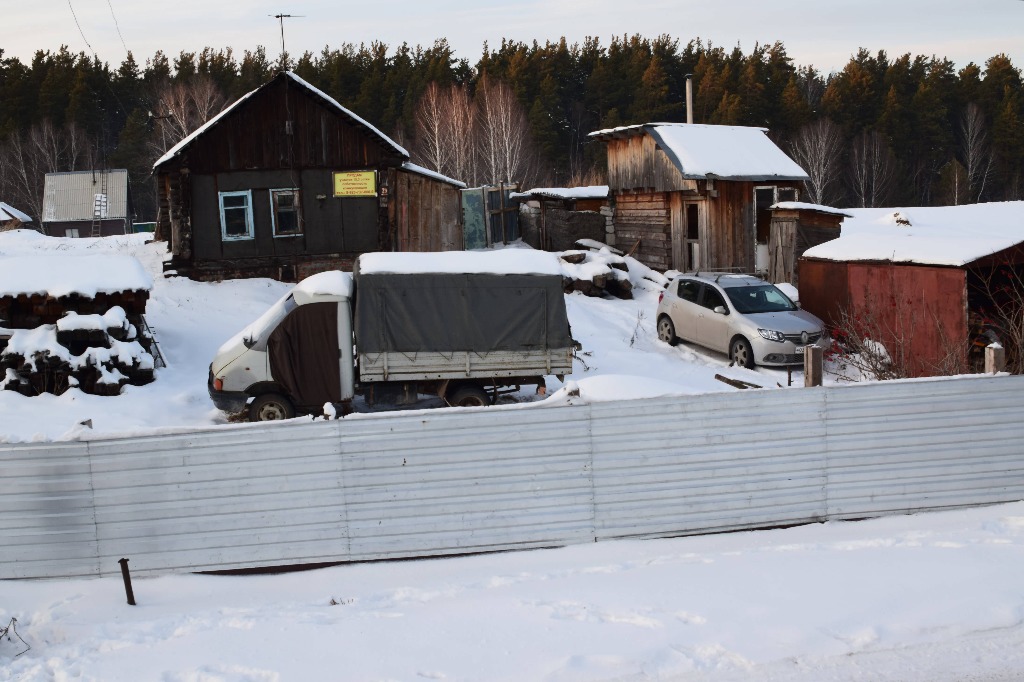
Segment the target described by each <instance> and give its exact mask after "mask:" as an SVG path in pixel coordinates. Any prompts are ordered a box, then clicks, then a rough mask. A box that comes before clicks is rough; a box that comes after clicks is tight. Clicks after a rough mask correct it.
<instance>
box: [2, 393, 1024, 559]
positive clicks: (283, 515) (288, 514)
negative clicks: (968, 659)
mask: <svg viewBox="0 0 1024 682" xmlns="http://www.w3.org/2000/svg"><path fill="white" fill-rule="evenodd" d="M1022 389H1024V377H1005V376H1004V377H970V378H962V379H952V380H931V381H907V382H885V383H876V384H864V385H853V386H838V387H825V388H817V389H796V390H786V391H747V392H739V393H728V394H726V393H721V394H707V395H699V396H684V397H673V398H658V399H649V400H635V401H621V402H614V403H594V404H589V405H588V404H582V403H581V404H578V405H568V406H560V407H536V406H531V407H527V408H525V409H523V408H520V407H511V408H484V409H478V410H435V411H427V412H415V413H406V414H402V413H392V414H383V415H374V416H371V417H366V418H356V419H345V420H341V421H334V422H318V423H313V424H275V425H269V426H266V425H242V426H238V427H228V428H221V429H216V430H208V431H202V432H196V433H187V434H183V435H160V436H148V437H141V438H138V437H137V438H131V439H119V440H99V441H91V442H85V443H77V442H76V443H45V444H24V445H2V446H0V486H2V488H0V490H2V493H3V494H2V495H0V548H2V549H0V578H24V577H48V576H86V575H106V574H112V573H116V572H118V571H119V566H118V564H117V560H118V559H119V558H121V557H129V558H130V559H131V568H132V571H133V572H135V573H163V572H173V571H197V570H217V569H229V568H240V567H258V566H277V565H288V564H300V563H315V562H331V561H358V560H367V559H383V558H398V557H410V556H427V555H431V556H437V555H448V554H458V553H466V552H477V551H487V550H501V549H515V548H525V547H543V546H555V545H564V544H571V543H579V542H590V541H593V540H595V539H596V540H603V539H608V538H621V537H658V536H668V535H679V534H686V533H698V532H708V531H722V530H730V529H739V528H757V527H765V526H776V525H784V524H792V523H803V522H813V521H821V520H825V519H847V518H860V517H866V516H878V515H884V514H895V513H905V512H910V511H914V510H927V509H940V508H947V507H958V506H968V505H977V504H988V503H995V502H1007V501H1014V500H1020V499H1024V401H1022V400H1021V399H1020V397H1021V392H1022Z"/></svg>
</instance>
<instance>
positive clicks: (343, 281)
mask: <svg viewBox="0 0 1024 682" xmlns="http://www.w3.org/2000/svg"><path fill="white" fill-rule="evenodd" d="M295 293H301V294H305V295H306V296H308V297H313V296H343V297H345V298H352V273H351V272H342V271H341V270H329V271H327V272H320V273H317V274H315V275H311V276H309V277H307V278H306V279H304V280H302V281H301V282H299V283H298V284H296V285H295V287H294V288H293V289H292V294H295Z"/></svg>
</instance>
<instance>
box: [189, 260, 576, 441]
mask: <svg viewBox="0 0 1024 682" xmlns="http://www.w3.org/2000/svg"><path fill="white" fill-rule="evenodd" d="M574 346H575V342H574V341H573V340H572V336H571V334H570V330H569V322H568V318H567V316H566V310H565V299H564V295H563V292H562V277H561V267H560V265H559V262H558V259H557V257H556V256H554V255H553V254H550V253H545V252H542V251H532V250H528V249H505V250H501V251H494V252H466V251H459V252H445V253H371V254H364V255H362V256H360V257H359V259H358V261H357V263H356V267H355V269H354V272H353V273H352V274H349V273H346V272H341V271H331V272H325V273H321V274H318V275H313V276H312V277H309V278H307V279H305V280H303V281H301V282H299V283H298V284H296V285H295V286H294V287H293V288H292V289H291V291H289V292H288V294H286V295H285V296H284V297H283V298H281V300H279V301H278V302H277V303H275V304H274V305H273V306H272V307H271V308H270V309H269V310H268V311H267V312H266V313H264V314H263V315H262V316H261V317H260V318H259V319H257V320H256V321H255V322H253V323H252V324H250V325H249V326H248V327H246V328H245V329H243V330H242V331H241V332H239V333H238V334H236V335H235V336H234V337H232V338H231V339H229V340H228V341H227V342H226V343H224V345H222V346H221V347H220V349H219V350H218V352H217V354H216V356H215V357H214V359H213V362H212V363H211V365H210V374H209V382H208V387H209V392H210V397H211V398H212V399H213V402H214V404H215V405H216V406H217V407H218V408H220V409H222V410H224V411H226V412H229V413H238V412H241V411H243V410H247V411H248V416H249V419H250V420H251V421H265V420H272V419H288V418H290V417H293V416H295V415H296V414H298V413H321V412H322V411H323V410H324V408H325V406H326V405H327V404H328V403H329V404H331V405H333V406H335V407H336V408H338V409H340V411H341V412H342V413H343V414H345V413H347V412H349V411H351V409H352V401H353V399H354V398H355V397H356V396H357V395H361V396H363V398H364V399H365V401H366V403H367V404H368V405H371V406H375V405H385V406H390V405H396V406H397V405H406V404H411V403H413V402H415V401H416V400H418V398H419V396H420V395H421V394H426V395H436V396H439V397H441V398H443V399H444V400H446V401H447V403H448V404H449V405H460V406H475V405H487V404H490V403H491V402H493V400H494V399H496V398H497V396H498V395H499V394H501V393H503V392H512V391H518V390H520V388H521V387H522V386H523V385H534V384H536V385H537V386H538V390H540V389H541V388H542V387H544V385H545V383H544V377H545V376H549V375H555V376H558V377H559V379H561V378H562V377H563V376H564V375H565V374H568V373H570V372H571V371H572V359H573V349H574Z"/></svg>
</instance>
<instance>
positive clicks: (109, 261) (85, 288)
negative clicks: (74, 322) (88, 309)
mask: <svg viewBox="0 0 1024 682" xmlns="http://www.w3.org/2000/svg"><path fill="white" fill-rule="evenodd" d="M152 288H153V279H152V278H151V277H150V276H149V274H148V273H147V272H146V270H145V269H144V268H143V267H142V264H141V263H140V262H139V261H138V260H136V259H135V258H132V257H131V256H121V255H77V254H76V255H69V254H57V253H52V254H47V255H39V256H29V255H19V256H8V257H2V258H0V296H20V295H25V296H34V295H45V296H51V297H53V298H59V297H61V296H70V295H72V294H78V295H80V296H85V297H87V298H93V297H95V296H96V295H97V294H115V293H119V292H123V291H149V290H150V289H152Z"/></svg>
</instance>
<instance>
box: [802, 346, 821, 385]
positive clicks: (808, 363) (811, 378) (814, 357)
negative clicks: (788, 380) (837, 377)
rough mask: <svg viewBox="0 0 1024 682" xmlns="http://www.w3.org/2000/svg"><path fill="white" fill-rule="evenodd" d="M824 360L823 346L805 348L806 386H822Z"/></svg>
mask: <svg viewBox="0 0 1024 682" xmlns="http://www.w3.org/2000/svg"><path fill="white" fill-rule="evenodd" d="M824 360H825V349H824V348H822V347H821V346H806V347H804V386H821V382H822V375H823V374H824V372H823V365H824Z"/></svg>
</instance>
